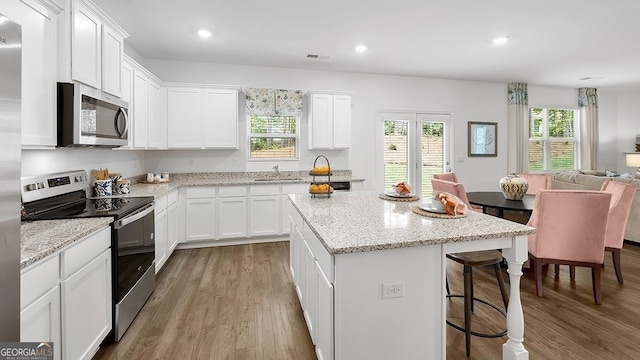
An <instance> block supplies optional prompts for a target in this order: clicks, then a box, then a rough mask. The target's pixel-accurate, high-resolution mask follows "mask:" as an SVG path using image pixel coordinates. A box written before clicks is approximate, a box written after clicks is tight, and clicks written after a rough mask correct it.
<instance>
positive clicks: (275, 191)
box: [249, 185, 281, 236]
mask: <svg viewBox="0 0 640 360" xmlns="http://www.w3.org/2000/svg"><path fill="white" fill-rule="evenodd" d="M279 212H280V186H279V185H267V186H251V187H250V188H249V224H250V230H249V235H250V236H264V235H276V234H278V232H279V230H280V222H281V221H280V216H279Z"/></svg>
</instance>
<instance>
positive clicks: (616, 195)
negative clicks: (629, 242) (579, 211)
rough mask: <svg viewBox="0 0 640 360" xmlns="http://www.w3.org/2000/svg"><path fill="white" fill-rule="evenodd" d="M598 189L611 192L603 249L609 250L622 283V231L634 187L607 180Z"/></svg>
mask: <svg viewBox="0 0 640 360" xmlns="http://www.w3.org/2000/svg"><path fill="white" fill-rule="evenodd" d="M600 191H604V192H607V193H610V194H611V202H610V204H609V222H608V223H607V235H606V238H605V243H604V245H605V248H604V249H605V250H606V251H610V252H611V256H612V257H613V267H614V269H615V271H616V277H617V278H618V283H620V284H622V283H623V280H622V269H621V268H620V250H621V249H622V245H623V243H624V231H625V229H626V228H627V220H628V219H629V212H630V211H631V203H633V198H634V196H635V195H636V187H635V186H633V185H629V184H625V183H622V182H619V181H610V180H607V181H605V182H604V183H603V184H602V187H601V188H600Z"/></svg>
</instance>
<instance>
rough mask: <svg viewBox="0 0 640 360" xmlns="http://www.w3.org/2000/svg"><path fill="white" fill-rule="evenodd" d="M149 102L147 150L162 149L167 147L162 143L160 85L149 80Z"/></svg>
mask: <svg viewBox="0 0 640 360" xmlns="http://www.w3.org/2000/svg"><path fill="white" fill-rule="evenodd" d="M147 96H148V100H147V148H151V149H161V148H164V147H166V145H164V144H163V143H162V136H163V133H164V132H166V131H163V129H164V127H163V124H162V119H161V117H160V84H159V83H158V82H156V81H154V80H153V79H149V87H148V93H147Z"/></svg>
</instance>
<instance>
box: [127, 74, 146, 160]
mask: <svg viewBox="0 0 640 360" xmlns="http://www.w3.org/2000/svg"><path fill="white" fill-rule="evenodd" d="M148 91H149V79H148V78H147V77H146V76H145V74H144V73H143V72H141V71H140V70H138V69H137V68H135V69H134V70H133V97H132V99H133V112H132V113H133V116H130V117H129V121H130V122H131V123H132V124H133V147H134V148H142V149H144V148H146V147H147V144H148V143H147V131H148V130H147V129H148V127H147V124H148V121H147V103H148V101H149V100H148V95H147V94H148Z"/></svg>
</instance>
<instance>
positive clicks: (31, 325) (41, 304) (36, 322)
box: [20, 254, 61, 360]
mask: <svg viewBox="0 0 640 360" xmlns="http://www.w3.org/2000/svg"><path fill="white" fill-rule="evenodd" d="M60 339H61V336H60V262H59V257H58V255H57V254H56V255H55V256H53V257H50V258H49V259H46V260H41V261H40V262H38V263H36V264H33V265H31V266H29V267H27V268H25V269H24V270H23V271H22V273H21V275H20V341H29V342H31V341H33V342H35V341H38V342H40V341H50V342H53V343H54V344H56V345H55V346H54V355H53V358H54V359H56V360H59V359H61V351H60V343H61V341H60Z"/></svg>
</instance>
